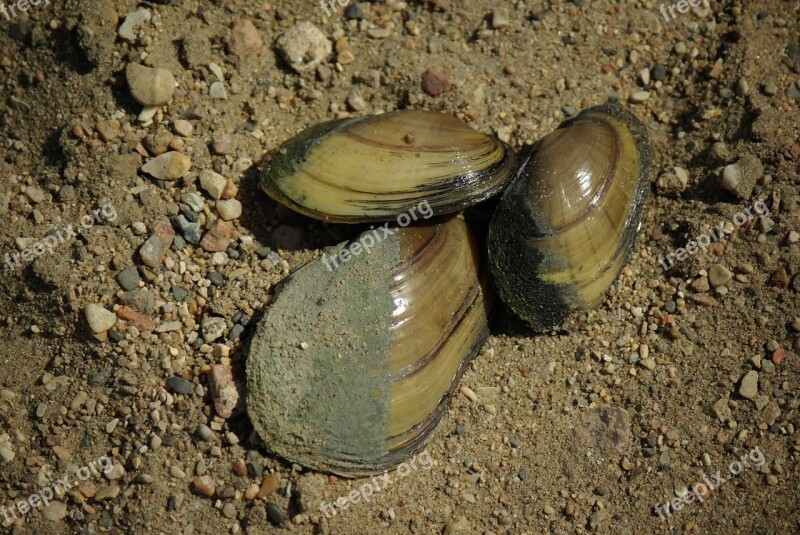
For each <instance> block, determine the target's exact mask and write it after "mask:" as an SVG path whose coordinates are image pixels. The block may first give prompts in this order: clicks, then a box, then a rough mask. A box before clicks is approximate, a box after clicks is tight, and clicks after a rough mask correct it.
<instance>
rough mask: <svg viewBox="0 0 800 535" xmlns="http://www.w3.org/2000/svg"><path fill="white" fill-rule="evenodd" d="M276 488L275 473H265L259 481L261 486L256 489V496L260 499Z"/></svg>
mask: <svg viewBox="0 0 800 535" xmlns="http://www.w3.org/2000/svg"><path fill="white" fill-rule="evenodd" d="M277 488H278V478H277V477H275V474H267V475H266V476H264V480H263V481H262V482H261V488H260V489H259V491H258V497H259V498H260V499H263V498H266V497H267V496H269V495H270V494H272V493H273V492H274V491H275V489H277Z"/></svg>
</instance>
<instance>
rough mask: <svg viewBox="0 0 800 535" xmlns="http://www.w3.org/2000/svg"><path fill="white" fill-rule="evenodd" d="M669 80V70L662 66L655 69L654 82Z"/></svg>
mask: <svg viewBox="0 0 800 535" xmlns="http://www.w3.org/2000/svg"><path fill="white" fill-rule="evenodd" d="M666 78H667V70H666V69H665V68H664V67H662V66H661V65H656V67H655V68H654V69H653V80H655V81H656V82H663V81H664V80H665V79H666Z"/></svg>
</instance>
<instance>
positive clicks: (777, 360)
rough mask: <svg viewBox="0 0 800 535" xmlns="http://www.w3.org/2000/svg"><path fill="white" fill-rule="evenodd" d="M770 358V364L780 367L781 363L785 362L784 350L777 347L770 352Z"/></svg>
mask: <svg viewBox="0 0 800 535" xmlns="http://www.w3.org/2000/svg"><path fill="white" fill-rule="evenodd" d="M770 358H771V359H772V362H773V363H774V364H775V365H776V366H780V365H781V364H783V361H784V360H786V350H785V349H783V348H782V347H779V348H777V349H776V350H775V351H773V352H772V357H770Z"/></svg>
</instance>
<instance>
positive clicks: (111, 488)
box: [94, 485, 122, 502]
mask: <svg viewBox="0 0 800 535" xmlns="http://www.w3.org/2000/svg"><path fill="white" fill-rule="evenodd" d="M120 490H122V489H120V486H119V485H102V486H101V487H99V488H98V489H97V492H96V493H95V495H94V501H96V502H100V501H103V500H113V499H114V498H116V497H117V496H119V493H120Z"/></svg>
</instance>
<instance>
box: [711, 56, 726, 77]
mask: <svg viewBox="0 0 800 535" xmlns="http://www.w3.org/2000/svg"><path fill="white" fill-rule="evenodd" d="M724 64H725V62H724V61H723V60H722V58H719V59H717V61H715V62H714V66H713V67H712V68H711V70H710V71H709V72H708V77H709V78H712V79H714V80H716V79H717V78H719V77H720V75H721V74H722V69H723V66H724Z"/></svg>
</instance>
